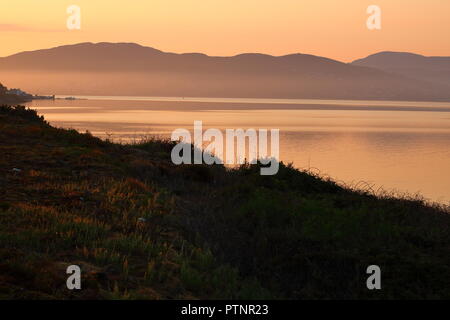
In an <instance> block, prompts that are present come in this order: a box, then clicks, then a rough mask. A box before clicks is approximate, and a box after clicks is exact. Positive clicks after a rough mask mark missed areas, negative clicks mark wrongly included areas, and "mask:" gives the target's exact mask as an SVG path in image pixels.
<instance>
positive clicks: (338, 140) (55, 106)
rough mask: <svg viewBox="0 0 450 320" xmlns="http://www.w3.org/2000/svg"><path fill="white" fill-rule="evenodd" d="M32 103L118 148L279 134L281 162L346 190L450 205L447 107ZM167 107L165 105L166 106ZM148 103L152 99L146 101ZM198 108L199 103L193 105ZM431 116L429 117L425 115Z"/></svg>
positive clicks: (62, 122) (172, 101) (60, 121)
mask: <svg viewBox="0 0 450 320" xmlns="http://www.w3.org/2000/svg"><path fill="white" fill-rule="evenodd" d="M127 99H128V98H126V97H124V98H122V99H118V100H108V99H103V100H75V101H66V100H56V101H34V102H32V103H30V104H29V105H30V106H31V107H33V108H37V109H38V110H39V112H40V113H41V114H43V115H44V116H45V117H46V119H47V120H49V121H50V122H51V123H52V124H55V125H58V126H63V127H72V128H75V129H78V130H83V131H84V130H89V131H90V132H92V133H93V134H95V135H98V136H101V137H106V136H107V135H108V136H110V137H112V138H113V139H116V140H121V141H129V140H138V139H140V138H142V137H144V136H149V135H154V134H156V135H159V136H162V137H168V136H170V133H171V132H172V131H173V130H174V129H176V128H187V129H189V130H192V125H193V122H194V120H202V121H203V126H204V129H207V128H211V127H212V128H219V129H225V128H232V129H234V128H243V129H246V128H255V129H257V128H267V129H271V128H279V129H280V157H281V160H283V161H284V162H293V163H294V165H295V166H296V167H299V168H306V169H308V168H318V170H320V172H321V173H323V174H328V175H329V176H331V177H333V178H334V179H336V180H340V181H343V182H345V183H348V184H354V185H355V184H357V183H358V182H360V181H365V182H367V183H369V184H371V185H373V186H374V187H373V188H374V189H377V188H379V187H383V188H385V189H387V190H393V189H396V190H398V191H400V192H409V193H416V192H420V193H421V194H422V195H424V196H425V197H427V198H429V199H431V200H433V201H439V202H441V203H446V204H449V202H450V147H449V146H450V103H437V104H430V105H432V106H431V107H430V108H429V109H426V108H427V107H426V103H424V102H418V103H413V102H409V103H404V102H402V103H400V102H388V103H386V105H383V104H382V103H380V102H376V103H367V104H365V102H346V103H347V105H343V103H344V102H342V101H340V102H339V101H338V102H329V101H319V102H317V101H316V102H314V103H308V101H300V102H297V101H291V102H290V103H287V102H282V103H280V101H269V100H263V101H259V100H258V101H259V102H260V104H257V103H256V102H255V101H252V102H248V103H247V102H245V101H242V99H239V100H236V101H235V100H231V101H193V100H192V98H191V100H188V101H180V99H179V98H178V100H177V99H176V98H173V99H169V98H161V99H160V100H158V99H153V101H146V100H142V99H141V100H139V99H135V101H126V100H127ZM164 99H166V100H164ZM147 100H148V99H147ZM196 100H201V98H200V99H196ZM423 110H429V111H426V112H425V111H423Z"/></svg>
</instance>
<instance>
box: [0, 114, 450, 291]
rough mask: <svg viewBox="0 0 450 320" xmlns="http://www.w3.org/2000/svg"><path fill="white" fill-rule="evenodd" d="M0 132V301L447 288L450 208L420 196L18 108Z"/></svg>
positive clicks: (4, 117) (5, 117)
mask: <svg viewBox="0 0 450 320" xmlns="http://www.w3.org/2000/svg"><path fill="white" fill-rule="evenodd" d="M0 141H1V143H0V154H1V155H2V156H1V157H0V171H1V175H0V298H1V299H449V298H450V286H449V285H448V284H449V283H450V254H449V253H450V216H449V211H448V208H445V207H439V206H437V205H430V204H427V203H425V202H424V201H423V200H421V199H420V198H411V199H408V198H396V197H394V196H391V195H389V194H378V195H374V194H373V193H372V192H369V191H361V190H352V189H350V188H346V187H343V186H341V185H338V184H337V183H335V182H333V181H331V180H329V179H323V178H321V177H319V176H315V175H313V174H310V173H307V172H302V171H299V170H296V169H295V168H293V167H291V166H286V165H284V164H281V166H280V171H279V173H278V174H277V175H275V176H260V175H259V168H258V165H243V166H241V167H240V168H237V169H233V170H230V169H226V168H224V167H223V166H221V165H214V166H206V165H195V166H194V165H181V166H175V165H173V164H172V163H171V161H170V151H171V149H172V147H173V143H172V142H170V141H163V140H156V139H150V140H148V141H145V142H142V143H133V144H129V145H123V144H114V143H112V142H110V141H104V140H100V139H98V138H95V137H93V136H92V135H90V134H89V133H84V134H82V133H78V132H76V131H75V130H65V129H58V128H53V127H51V126H50V125H49V124H48V123H46V122H45V120H44V119H43V118H41V117H39V116H37V114H36V113H35V112H34V111H32V110H28V109H25V108H24V107H0ZM14 169H18V170H14ZM71 264H77V265H79V266H80V267H81V269H82V272H83V273H82V288H83V289H82V290H79V291H70V290H68V289H67V288H66V277H67V275H66V272H65V270H66V268H67V266H69V265H71ZM371 264H377V265H379V266H380V267H381V270H382V290H379V291H369V290H367V288H366V279H367V277H368V275H367V274H366V273H365V271H366V268H367V266H369V265H371Z"/></svg>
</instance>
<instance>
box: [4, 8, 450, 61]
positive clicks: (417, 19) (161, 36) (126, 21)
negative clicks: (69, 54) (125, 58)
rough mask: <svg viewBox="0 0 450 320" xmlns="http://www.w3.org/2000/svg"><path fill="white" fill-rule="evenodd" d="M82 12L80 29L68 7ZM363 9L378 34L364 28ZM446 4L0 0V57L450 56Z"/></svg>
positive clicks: (348, 58)
mask: <svg viewBox="0 0 450 320" xmlns="http://www.w3.org/2000/svg"><path fill="white" fill-rule="evenodd" d="M72 4H75V5H78V6H80V7H81V23H82V25H81V30H76V31H69V30H68V29H67V28H66V20H67V17H68V16H69V15H68V14H67V13H66V9H67V7H68V6H69V5H72ZM369 5H378V6H379V7H380V8H381V10H382V16H381V18H382V29H381V30H372V31H371V30H368V28H367V26H366V20H367V18H368V16H369V15H368V14H367V13H366V10H367V7H368V6H369ZM449 13H450V0H370V1H366V0H128V1H123V0H38V1H37V0H1V2H0V56H7V55H10V54H13V53H16V52H19V51H24V50H34V49H41V48H48V47H53V46H58V45H62V44H71V43H78V42H86V41H90V42H101V41H109V42H137V43H140V44H142V45H147V46H151V47H155V48H158V49H160V50H163V51H171V52H203V53H206V54H210V55H233V54H237V53H242V52H262V53H269V54H274V55H282V54H288V53H295V52H300V53H310V54H315V55H321V56H326V57H329V58H334V59H338V60H341V61H351V60H353V59H356V58H361V57H364V56H366V55H369V54H372V53H375V52H378V51H383V50H392V51H410V52H416V53H420V54H425V55H447V56H450V17H449Z"/></svg>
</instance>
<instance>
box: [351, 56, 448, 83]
mask: <svg viewBox="0 0 450 320" xmlns="http://www.w3.org/2000/svg"><path fill="white" fill-rule="evenodd" d="M352 65H354V66H363V67H371V68H377V69H380V70H383V71H385V72H391V73H396V74H400V75H404V76H407V77H410V78H415V79H421V80H427V81H431V82H433V83H436V84H445V85H448V86H449V90H450V57H425V56H422V55H419V54H414V53H407V52H388V51H386V52H379V53H376V54H373V55H370V56H368V57H366V58H364V59H359V60H356V61H353V62H352Z"/></svg>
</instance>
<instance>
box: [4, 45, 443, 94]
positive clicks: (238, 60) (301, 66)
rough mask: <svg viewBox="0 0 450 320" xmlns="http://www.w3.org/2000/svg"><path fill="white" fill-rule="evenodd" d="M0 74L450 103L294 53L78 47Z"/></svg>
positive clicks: (95, 86) (116, 86) (57, 90)
mask: <svg viewBox="0 0 450 320" xmlns="http://www.w3.org/2000/svg"><path fill="white" fill-rule="evenodd" d="M0 76H2V77H3V78H4V79H5V80H6V79H7V80H8V81H9V83H12V84H13V85H15V86H19V87H21V88H24V89H25V90H29V91H33V92H38V93H44V94H97V95H152V96H204V97H258V98H324V99H382V100H383V99H392V100H396V99H398V100H450V92H449V90H447V89H448V88H447V86H446V85H445V84H439V85H436V84H434V83H433V84H431V83H428V82H426V81H422V80H420V79H411V78H408V77H405V76H403V75H393V74H389V73H386V72H384V71H382V70H378V69H374V68H368V67H364V66H358V65H354V64H345V63H341V62H338V61H335V60H331V59H327V58H323V57H318V56H313V55H307V54H291V55H286V56H279V57H275V56H270V55H265V54H256V53H255V54H254V53H248V54H241V55H237V56H233V57H211V56H207V55H204V54H200V53H187V54H175V53H167V52H162V51H159V50H156V49H153V48H149V47H144V46H140V45H138V44H133V43H97V44H93V43H80V44H76V45H68V46H61V47H57V48H52V49H45V50H37V51H30V52H22V53H18V54H15V55H12V56H9V57H5V58H0Z"/></svg>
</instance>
